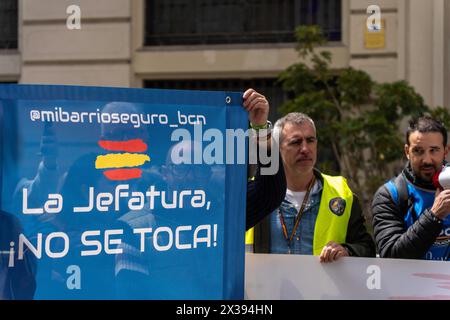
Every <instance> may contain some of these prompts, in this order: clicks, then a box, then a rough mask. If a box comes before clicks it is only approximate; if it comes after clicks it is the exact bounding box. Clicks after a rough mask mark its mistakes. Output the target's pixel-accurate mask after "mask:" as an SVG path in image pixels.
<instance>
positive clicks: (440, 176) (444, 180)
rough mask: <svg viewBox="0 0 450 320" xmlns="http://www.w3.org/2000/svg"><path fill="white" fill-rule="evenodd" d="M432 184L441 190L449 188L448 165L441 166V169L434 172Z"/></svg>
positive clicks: (449, 170) (449, 168)
mask: <svg viewBox="0 0 450 320" xmlns="http://www.w3.org/2000/svg"><path fill="white" fill-rule="evenodd" d="M433 185H434V186H435V187H436V188H438V189H441V190H444V189H450V165H445V166H442V169H441V170H440V171H438V172H436V173H435V175H434V176H433Z"/></svg>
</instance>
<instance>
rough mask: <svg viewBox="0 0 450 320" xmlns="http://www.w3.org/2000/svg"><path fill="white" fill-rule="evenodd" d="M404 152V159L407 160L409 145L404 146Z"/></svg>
mask: <svg viewBox="0 0 450 320" xmlns="http://www.w3.org/2000/svg"><path fill="white" fill-rule="evenodd" d="M404 150H405V156H406V159H408V160H409V145H408V144H405V147H404Z"/></svg>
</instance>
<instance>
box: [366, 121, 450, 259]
mask: <svg viewBox="0 0 450 320" xmlns="http://www.w3.org/2000/svg"><path fill="white" fill-rule="evenodd" d="M404 150H405V155H406V157H407V159H408V162H407V163H406V166H405V168H404V169H403V171H402V173H401V174H400V175H398V176H397V177H396V178H394V179H392V180H390V181H389V182H387V183H385V184H384V185H383V186H381V187H380V188H379V189H378V191H377V192H376V194H375V196H374V200H373V203H372V213H373V227H374V235H375V241H376V244H377V247H378V250H379V253H380V256H381V257H385V258H404V259H427V260H447V261H448V259H449V250H448V248H449V241H450V216H449V213H450V190H443V191H442V192H440V190H436V187H435V186H434V185H433V177H434V175H435V174H436V173H438V172H439V171H440V170H441V168H442V165H443V164H445V157H446V156H447V154H448V150H449V149H448V146H447V130H446V128H444V126H443V125H442V124H441V123H440V122H438V121H436V120H434V119H433V118H430V117H421V118H418V119H413V120H411V122H410V124H409V128H408V130H407V132H406V144H405V147H404Z"/></svg>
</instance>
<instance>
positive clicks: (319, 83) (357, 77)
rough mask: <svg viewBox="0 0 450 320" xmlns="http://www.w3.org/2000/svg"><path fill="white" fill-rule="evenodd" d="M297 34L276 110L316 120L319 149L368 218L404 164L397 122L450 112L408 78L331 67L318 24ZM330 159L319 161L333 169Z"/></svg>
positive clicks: (446, 120) (449, 117) (446, 118)
mask: <svg viewBox="0 0 450 320" xmlns="http://www.w3.org/2000/svg"><path fill="white" fill-rule="evenodd" d="M296 39H297V47H296V50H297V52H298V54H299V56H300V58H301V62H299V63H296V64H294V65H292V66H290V67H288V68H287V69H286V70H285V71H283V72H282V73H281V74H280V76H279V81H280V82H281V83H282V85H283V89H284V90H285V91H287V92H288V93H289V94H290V95H291V96H292V98H291V99H289V100H288V101H287V102H285V103H284V104H283V105H282V106H281V108H280V111H281V113H283V114H286V113H289V112H294V111H296V112H303V113H306V114H307V115H309V116H310V117H311V118H312V119H313V120H314V121H315V122H316V129H317V136H318V139H319V153H320V150H321V149H323V148H330V149H331V150H332V154H333V156H334V158H335V159H336V162H337V164H338V167H339V168H340V174H342V175H343V176H345V177H346V178H347V179H348V181H349V183H350V186H351V187H352V190H353V191H354V192H355V193H356V194H357V195H358V197H359V199H360V200H361V202H362V205H363V210H364V213H365V214H366V217H367V218H369V217H370V212H369V208H370V202H371V201H372V196H373V194H374V193H375V191H376V190H377V188H378V187H379V186H380V185H381V184H382V183H384V182H385V181H387V179H389V178H390V177H392V176H393V175H394V174H395V173H398V170H399V168H401V167H402V161H401V160H402V158H403V145H404V136H403V135H402V134H401V133H400V130H399V127H400V125H401V124H405V123H406V122H405V120H408V119H409V118H411V117H416V116H420V115H424V114H430V115H432V116H434V117H436V118H438V119H440V120H441V121H443V122H444V124H445V125H446V126H447V127H448V125H449V124H450V115H449V113H448V111H447V110H446V109H444V108H442V107H438V108H435V109H433V110H431V109H430V108H429V107H428V106H426V105H425V103H424V100H423V98H422V97H421V96H420V95H419V94H418V93H417V92H416V91H415V90H414V88H413V87H411V86H410V85H408V83H407V82H406V81H397V82H393V83H382V84H378V83H376V82H374V81H373V80H372V79H371V77H370V75H369V74H367V73H366V72H364V71H361V70H355V69H353V68H351V67H349V68H346V69H343V70H332V69H330V64H331V61H332V55H331V52H329V51H325V50H319V49H318V47H319V46H321V45H324V44H325V43H326V41H325V38H324V37H323V35H322V33H321V30H320V28H319V27H317V26H301V27H298V28H297V29H296ZM322 48H323V47H322ZM329 164H330V163H321V164H320V166H321V168H322V169H323V170H324V171H327V172H330V171H329V170H331V173H337V172H333V170H332V167H333V166H330V165H329ZM334 167H337V166H334Z"/></svg>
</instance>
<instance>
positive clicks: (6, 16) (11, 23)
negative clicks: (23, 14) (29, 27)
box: [0, 0, 18, 49]
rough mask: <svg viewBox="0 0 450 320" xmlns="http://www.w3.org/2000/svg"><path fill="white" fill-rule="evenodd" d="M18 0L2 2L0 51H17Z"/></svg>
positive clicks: (0, 3)
mask: <svg viewBox="0 0 450 320" xmlns="http://www.w3.org/2000/svg"><path fill="white" fill-rule="evenodd" d="M17 29H18V9H17V0H0V49H17V33H18V32H17Z"/></svg>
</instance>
